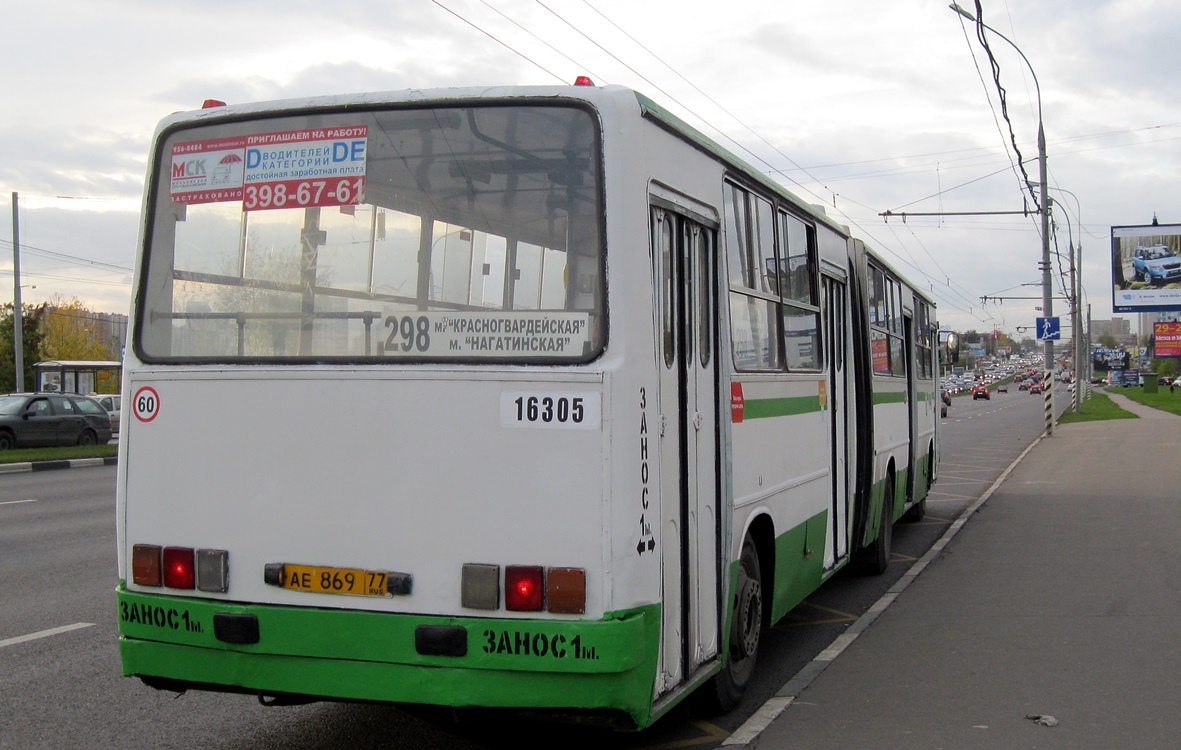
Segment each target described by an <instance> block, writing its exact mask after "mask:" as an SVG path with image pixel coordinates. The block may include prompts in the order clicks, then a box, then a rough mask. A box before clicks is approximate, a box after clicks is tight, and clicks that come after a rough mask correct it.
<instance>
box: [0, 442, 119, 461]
mask: <svg viewBox="0 0 1181 750" xmlns="http://www.w3.org/2000/svg"><path fill="white" fill-rule="evenodd" d="M118 453H119V444H118V443H110V444H108V445H67V446H62V447H60V448H17V449H15V450H10V451H0V464H19V463H23V462H25V461H60V460H62V459H67V458H106V457H107V456H115V455H118Z"/></svg>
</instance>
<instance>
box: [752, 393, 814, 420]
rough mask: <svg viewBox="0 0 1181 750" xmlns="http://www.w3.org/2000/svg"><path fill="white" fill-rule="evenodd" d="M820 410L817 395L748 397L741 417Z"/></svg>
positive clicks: (804, 412) (757, 417)
mask: <svg viewBox="0 0 1181 750" xmlns="http://www.w3.org/2000/svg"><path fill="white" fill-rule="evenodd" d="M814 411H820V397H819V396H794V397H787V398H748V399H746V402H745V403H744V404H743V408H742V419H743V421H746V420H748V419H767V418H768V417H787V416H792V415H795V414H807V413H809V412H814Z"/></svg>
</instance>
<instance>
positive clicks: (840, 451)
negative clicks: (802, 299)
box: [820, 276, 853, 570]
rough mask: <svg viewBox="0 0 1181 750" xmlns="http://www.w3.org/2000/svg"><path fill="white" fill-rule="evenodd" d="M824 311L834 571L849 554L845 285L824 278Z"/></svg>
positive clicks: (828, 551)
mask: <svg viewBox="0 0 1181 750" xmlns="http://www.w3.org/2000/svg"><path fill="white" fill-rule="evenodd" d="M821 295H822V296H821V300H820V305H821V307H820V309H821V310H823V311H824V325H823V329H824V334H823V335H824V339H823V341H822V347H823V350H824V352H825V356H826V357H827V358H828V382H827V384H826V385H827V387H828V413H829V425H830V427H829V431H830V437H829V441H830V446H831V447H830V450H831V451H832V457H831V461H830V466H832V499H831V509H830V513H829V523H828V531H827V540H826V544H825V545H824V568H825V570H829V569H831V568H832V567H833V566H834V565H836V564H837V563H838V562H839V561H841V560H843V559H844V558H845V557H846V556H847V555H848V554H849V511H850V508H851V507H852V502H853V500H852V492H850V489H849V468H850V467H849V429H850V422H849V420H850V416H851V415H850V413H849V411H850V410H849V404H850V399H849V378H848V354H849V352H848V349H847V347H848V341H849V333H848V330H847V326H848V325H849V320H848V313H847V311H846V309H845V306H846V304H847V297H846V295H847V289H846V288H845V284H844V282H841V281H838V280H837V279H834V278H831V277H828V276H824V277H821Z"/></svg>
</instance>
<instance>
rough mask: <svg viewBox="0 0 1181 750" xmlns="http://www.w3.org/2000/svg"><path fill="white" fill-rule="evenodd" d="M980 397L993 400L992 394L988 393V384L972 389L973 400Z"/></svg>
mask: <svg viewBox="0 0 1181 750" xmlns="http://www.w3.org/2000/svg"><path fill="white" fill-rule="evenodd" d="M978 398H983V399H988V400H992V396H990V395H988V387H987V386H983V385H978V386H976V387H975V388H973V389H972V400H973V401H975V400H976V399H978Z"/></svg>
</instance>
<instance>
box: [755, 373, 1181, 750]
mask: <svg viewBox="0 0 1181 750" xmlns="http://www.w3.org/2000/svg"><path fill="white" fill-rule="evenodd" d="M1109 395H1111V397H1112V399H1113V400H1115V401H1116V402H1117V403H1118V404H1119V405H1120V406H1121V407H1122V408H1124V409H1126V410H1128V411H1131V412H1134V413H1136V414H1138V415H1139V416H1140V419H1123V420H1111V421H1103V422H1084V423H1077V424H1069V425H1059V426H1057V427H1056V428H1055V432H1054V437H1052V438H1049V439H1043V440H1041V441H1040V442H1039V443H1038V444H1037V445H1036V446H1035V447H1034V448H1033V449H1032V450H1031V451H1030V452H1029V453H1028V455H1026V457H1025V459H1024V460H1023V461H1022V462H1021V463H1020V464H1019V465H1018V466H1017V468H1016V469H1015V470H1014V471H1013V472H1012V474H1010V475H1009V477H1008V479H1007V480H1006V481H1004V483H1003V484H1001V485H1000V487H999V488H998V489H997V490H996V492H995V493H994V494H993V495H992V496H991V497H990V498H989V499H988V500H987V502H985V503H984V504H983V505H982V506H981V507H980V508H979V510H978V511H977V512H976V513H975V514H974V515H973V516H972V517H971V518H970V519H969V520H968V522H967V524H966V525H965V526H964V527H963V529H962V530H961V531H960V532H959V533H958V534H957V535H956V536H955V537H954V538H953V539H952V540H951V541H950V543H949V544H948V545H947V546H946V547H945V548H944V549H943V552H942V553H941V554H938V555H937V556H935V557H934V559H933V560H932V562H931V563H930V565H928V566H927V567H926V568H925V570H923V571H922V573H921V575H919V577H918V578H916V579H914V582H913V585H911V586H909V587H908V588H906V589H905V590H904V591H902V592H901V593H900V594H899V595H898V597H897V599H896V600H895V601H894V603H893V604H892V605H891V606H890V607H889V608H888V609H886V610H885V611H884V612H882V613H881V615H880V616H879V617H878V618H877V619H876V621H874V622H873V624H872V625H871V626H870V627H868V628H867V629H866V630H865V631H864V632H862V633H861V634H860V635H859V636H857V637H856V639H855V640H853V641H852V643H851V644H850V645H849V646H848V647H847V648H846V649H845V650H844V651H843V652H842V653H841V654H840V656H839V657H838V658H836V659H835V660H834V661H832V662H831V664H830V665H829V666H828V667H827V668H826V669H825V670H824V671H823V672H822V673H820V674H819V676H817V677H816V678H815V679H814V680H813V681H811V682H810V684H809V685H808V687H807V688H805V689H803V690H802V692H800V693H799V695H798V696H795V697H794V700H793V701H792V702H791V704H790V705H789V706H788V707H787V708H786V710H784V711H783V712H782V713H781V714H779V716H778V718H777V719H775V721H773V722H772V723H771V724H770V726H768V727H767V728H766V729H765V730H764V731H763V732H762V733H761V734H760V735H759V736H758V737H757V738H755V739H754V740H753V741H752V742H751V744H750V746H751V747H757V748H763V749H768V748H773V749H776V750H779V749H787V748H809V749H810V750H815V749H818V748H957V749H958V748H988V749H989V750H992V749H994V748H1169V747H1178V746H1181V417H1177V416H1174V415H1171V414H1167V413H1165V412H1161V411H1158V410H1155V409H1151V408H1148V407H1144V406H1140V405H1139V404H1136V403H1134V402H1132V401H1130V400H1129V399H1126V398H1124V397H1123V396H1120V395H1118V394H1109ZM895 564H897V562H896V563H895ZM786 697H790V696H786ZM1028 716H1035V717H1036V716H1052V717H1054V718H1055V719H1056V720H1057V726H1053V727H1050V726H1042V725H1039V724H1037V723H1035V722H1034V721H1033V720H1030V719H1028V718H1026V717H1028Z"/></svg>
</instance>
